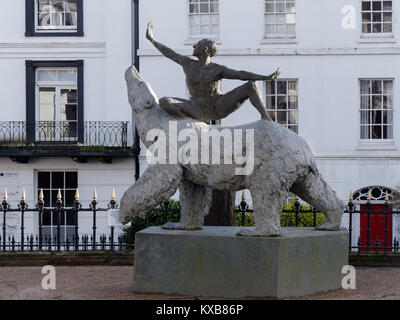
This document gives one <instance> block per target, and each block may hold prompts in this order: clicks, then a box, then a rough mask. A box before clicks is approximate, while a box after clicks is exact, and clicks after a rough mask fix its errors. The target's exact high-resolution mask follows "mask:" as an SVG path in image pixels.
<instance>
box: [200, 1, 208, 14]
mask: <svg viewBox="0 0 400 320" xmlns="http://www.w3.org/2000/svg"><path fill="white" fill-rule="evenodd" d="M209 12H210V9H209V6H208V3H201V4H200V13H209Z"/></svg>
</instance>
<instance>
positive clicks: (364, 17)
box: [362, 12, 372, 22]
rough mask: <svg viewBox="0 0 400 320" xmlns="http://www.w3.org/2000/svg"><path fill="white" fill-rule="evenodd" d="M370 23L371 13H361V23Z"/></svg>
mask: <svg viewBox="0 0 400 320" xmlns="http://www.w3.org/2000/svg"><path fill="white" fill-rule="evenodd" d="M371 21H372V15H371V13H369V12H368V13H363V14H362V22H371Z"/></svg>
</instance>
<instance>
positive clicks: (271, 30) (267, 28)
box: [265, 24, 275, 34]
mask: <svg viewBox="0 0 400 320" xmlns="http://www.w3.org/2000/svg"><path fill="white" fill-rule="evenodd" d="M265 33H266V34H274V33H275V25H273V24H267V25H265Z"/></svg>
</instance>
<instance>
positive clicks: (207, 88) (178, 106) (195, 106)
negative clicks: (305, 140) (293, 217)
mask: <svg viewBox="0 0 400 320" xmlns="http://www.w3.org/2000/svg"><path fill="white" fill-rule="evenodd" d="M146 37H147V39H148V40H149V41H150V42H151V43H152V44H153V45H154V46H155V47H156V48H157V49H158V50H159V51H160V52H161V53H162V54H163V55H164V56H166V57H167V58H169V59H171V60H173V61H175V62H176V63H178V64H180V65H181V66H182V68H183V71H184V73H185V75H186V83H187V86H188V89H189V93H190V100H186V99H182V98H171V97H164V98H161V99H160V101H159V104H160V107H161V109H163V110H164V111H166V112H167V113H169V114H170V115H173V116H174V117H176V118H178V119H179V118H187V117H189V118H192V119H196V120H201V121H205V122H209V121H213V120H220V119H222V118H225V117H227V116H228V115H230V114H231V113H232V112H234V111H236V110H237V109H239V108H240V107H241V106H242V105H243V103H244V102H245V101H246V100H247V99H249V100H250V102H251V103H252V104H253V106H254V107H255V108H256V109H257V110H258V112H259V113H260V114H261V119H263V120H270V117H269V116H268V113H267V109H266V107H265V105H264V102H263V100H262V97H261V93H260V91H259V89H258V87H257V84H256V82H255V81H257V80H275V79H276V78H277V77H278V76H279V75H280V70H279V68H278V70H277V71H275V72H274V73H272V74H271V75H268V76H263V75H258V74H255V73H251V72H247V71H237V70H233V69H229V68H227V67H225V66H222V65H219V64H216V63H213V62H211V57H213V56H215V55H216V53H217V45H216V43H215V41H212V40H208V39H203V40H200V41H199V42H198V43H197V44H195V45H194V46H193V49H194V50H193V56H195V57H197V58H198V60H194V59H191V58H189V57H186V56H183V55H180V54H178V53H176V52H175V51H173V50H172V49H170V48H168V47H167V46H165V45H163V44H161V43H159V42H157V41H156V40H154V36H153V25H152V23H151V22H149V23H148V25H147V32H146ZM222 79H237V80H247V81H248V82H246V83H245V84H243V85H241V86H239V87H237V88H235V89H233V90H232V91H230V92H227V93H225V94H222V92H221V80H222Z"/></svg>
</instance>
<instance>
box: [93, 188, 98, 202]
mask: <svg viewBox="0 0 400 320" xmlns="http://www.w3.org/2000/svg"><path fill="white" fill-rule="evenodd" d="M93 200H97V191H96V188H94V192H93Z"/></svg>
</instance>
